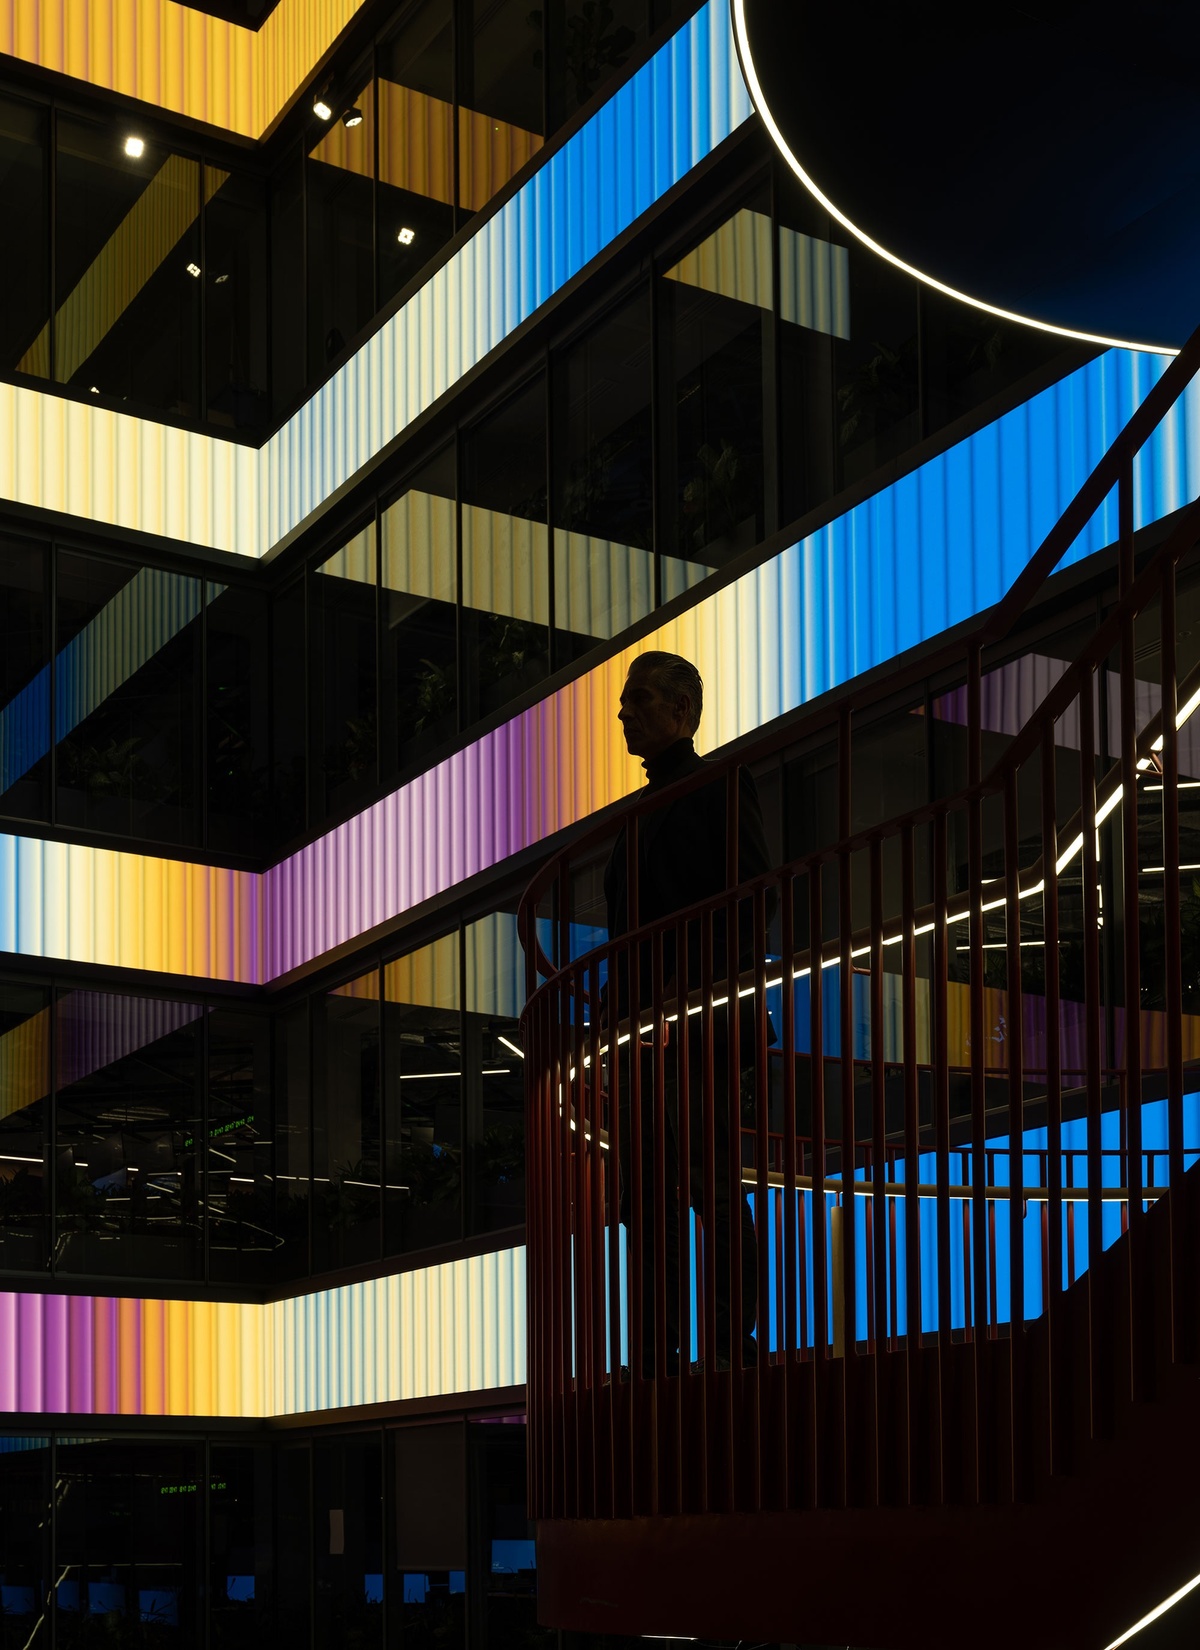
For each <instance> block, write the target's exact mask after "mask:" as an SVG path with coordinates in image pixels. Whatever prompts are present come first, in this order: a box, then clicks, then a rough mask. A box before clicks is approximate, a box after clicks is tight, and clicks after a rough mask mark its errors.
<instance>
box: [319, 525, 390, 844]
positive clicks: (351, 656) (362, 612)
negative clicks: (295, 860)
mask: <svg viewBox="0 0 1200 1650" xmlns="http://www.w3.org/2000/svg"><path fill="white" fill-rule="evenodd" d="M376 600H377V598H376V583H375V524H374V522H371V523H370V525H369V526H367V527H364V528H363V529H362V531H361V532H359V533H356V534H355V535H354V537H353V538H352V539H350V540H349V541H348V542H347V543H346V544H344V545H343V546H342V548H341V549H340V550H338V551H336V552H335V553H334V554H333V555H332V556H328V557H326V558H325V559H324V560H323V561H322V562H320V563H319V564H318V566H316V567H315V568H314V569H313V570H312V577H311V582H310V585H309V623H310V626H311V644H310V645H311V651H310V657H311V658H312V659H313V660H314V663H315V667H316V668H315V671H314V677H315V680H314V682H313V690H314V694H315V696H316V705H315V710H316V715H317V718H318V721H317V728H318V739H319V761H320V775H321V780H320V789H319V791H318V798H317V805H318V808H319V809H320V813H321V817H325V816H326V815H327V814H330V813H344V812H345V811H346V810H347V808H349V807H351V806H352V805H353V804H354V803H355V802H356V801H358V800H359V799H361V798H362V797H363V796H364V795H365V794H366V793H367V792H368V791H370V790H373V789H374V787H375V785H376V784H377V782H378V777H379V775H378V713H377V710H376V704H375V695H376V691H377V666H376V643H377V634H376V611H377V607H376Z"/></svg>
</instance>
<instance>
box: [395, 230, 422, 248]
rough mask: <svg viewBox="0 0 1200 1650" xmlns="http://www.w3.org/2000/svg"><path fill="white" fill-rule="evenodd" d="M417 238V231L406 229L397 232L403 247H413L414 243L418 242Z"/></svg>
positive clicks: (397, 237)
mask: <svg viewBox="0 0 1200 1650" xmlns="http://www.w3.org/2000/svg"><path fill="white" fill-rule="evenodd" d="M416 238H417V232H416V230H415V229H407V228H405V229H398V230H397V231H396V239H397V240H398V241H399V242H400V245H401V246H411V245H412V243H413V242H414V241H415V240H416Z"/></svg>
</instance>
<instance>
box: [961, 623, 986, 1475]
mask: <svg viewBox="0 0 1200 1650" xmlns="http://www.w3.org/2000/svg"><path fill="white" fill-rule="evenodd" d="M981 683H982V660H981V657H980V650H979V645H978V644H977V643H976V644H973V645H972V647H971V649H970V653H969V659H968V670H967V772H968V783H969V784H970V786H971V791H970V795H969V797H968V799H967V889H968V899H969V901H970V923H969V942H968V943H969V947H970V965H971V984H970V1024H971V1240H972V1241H971V1272H970V1275H971V1292H970V1310H969V1312H968V1319H969V1320H973V1324H972V1335H973V1340H974V1346H975V1354H974V1357H975V1421H974V1429H973V1435H972V1446H973V1451H972V1453H973V1456H974V1476H975V1485H974V1490H975V1494H976V1495H977V1496H978V1498H979V1499H980V1500H989V1499H990V1498H991V1492H992V1473H991V1459H992V1450H991V1445H992V1426H991V1408H992V1405H991V1387H990V1381H989V1373H990V1370H991V1362H990V1359H989V1357H988V1348H987V1344H986V1343H987V1338H988V1335H989V1333H990V1326H989V1322H988V1271H989V1268H988V1212H987V1181H986V1163H985V1160H984V1142H985V1140H986V1139H987V1093H986V1076H987V1042H986V1037H987V1031H986V1027H985V1024H984V981H983V957H984V953H983V800H982V797H981V795H980V791H979V785H980V781H981V778H982V771H981V770H982V709H981V698H982V687H981ZM968 1471H970V1467H968Z"/></svg>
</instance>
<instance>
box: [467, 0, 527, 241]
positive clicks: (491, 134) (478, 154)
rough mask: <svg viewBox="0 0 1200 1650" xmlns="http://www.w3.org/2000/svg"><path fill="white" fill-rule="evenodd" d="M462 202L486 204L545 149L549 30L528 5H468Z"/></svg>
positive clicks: (516, 0)
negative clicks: (545, 37) (544, 74)
mask: <svg viewBox="0 0 1200 1650" xmlns="http://www.w3.org/2000/svg"><path fill="white" fill-rule="evenodd" d="M463 15H464V22H465V23H466V27H467V50H466V51H465V53H464V54H463V65H462V68H463V80H464V85H463V87H462V89H461V91H460V103H461V106H460V108H459V111H458V198H459V202H460V205H461V206H462V208H463V210H464V211H467V212H476V211H478V210H479V208H480V207H481V206H486V205H487V203H488V201H489V200H491V198H492V196H493V195H494V194H496V192H497V191H498V190H500V189H502V188H503V187H504V185H505V184H506V183H507V182H508V180H509V178H511V177H512V176H513V174H514V173H515V172H517V171H519V170H520V168H521V167H522V166H524V164H525V162H526V161H527V160H528V159H529V157H530V156H531V155H533V154H535V153H536V152H537V150H538V149H539V148H540V147H541V143H542V138H541V133H542V132H543V131H544V129H545V128H544V125H543V116H542V27H541V16H540V13H538V12H532V13H531V12H530V10H529V7H528V6H527V5H526V3H525V0H465V5H464V8H463Z"/></svg>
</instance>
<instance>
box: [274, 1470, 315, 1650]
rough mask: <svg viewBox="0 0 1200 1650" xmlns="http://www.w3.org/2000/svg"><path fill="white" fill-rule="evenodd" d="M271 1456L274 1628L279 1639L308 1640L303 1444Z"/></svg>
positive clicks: (307, 1477) (308, 1501)
mask: <svg viewBox="0 0 1200 1650" xmlns="http://www.w3.org/2000/svg"><path fill="white" fill-rule="evenodd" d="M271 1453H272V1455H273V1456H274V1458H275V1506H276V1521H275V1539H276V1559H277V1567H276V1571H275V1586H276V1608H275V1632H276V1635H277V1640H278V1642H279V1643H280V1644H291V1645H296V1646H303V1645H306V1644H309V1643H310V1642H311V1634H312V1611H311V1607H310V1602H309V1600H310V1596H311V1590H312V1488H311V1473H310V1470H309V1469H310V1452H309V1447H308V1445H307V1444H289V1445H284V1446H283V1447H276V1448H275V1449H273V1450H272V1452H271Z"/></svg>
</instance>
